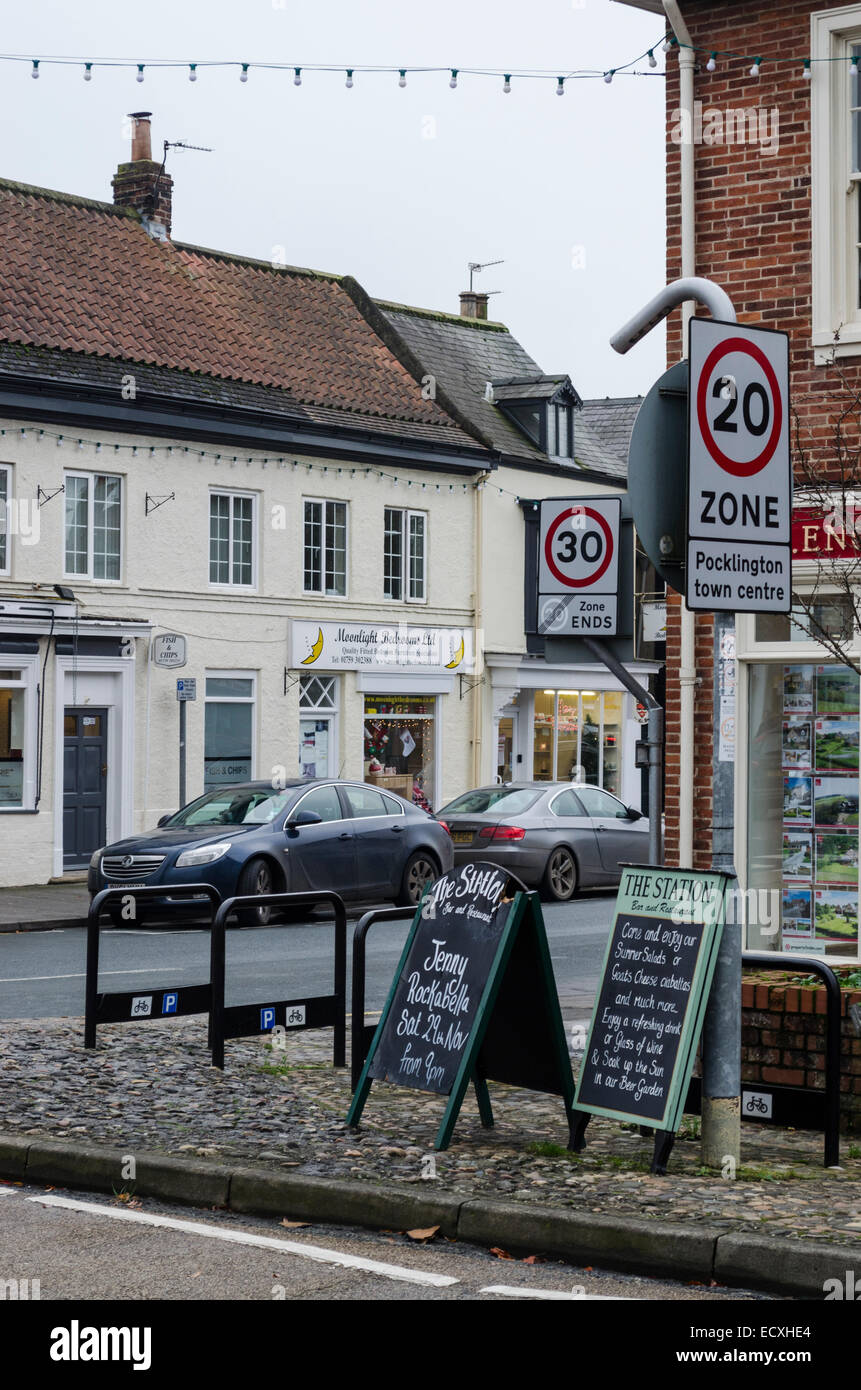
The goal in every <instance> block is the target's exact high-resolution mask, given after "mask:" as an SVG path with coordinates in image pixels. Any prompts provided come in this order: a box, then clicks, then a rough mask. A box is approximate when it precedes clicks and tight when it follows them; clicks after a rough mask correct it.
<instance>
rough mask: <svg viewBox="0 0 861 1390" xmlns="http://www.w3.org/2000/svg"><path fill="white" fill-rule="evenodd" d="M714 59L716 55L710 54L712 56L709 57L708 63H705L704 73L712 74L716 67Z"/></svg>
mask: <svg viewBox="0 0 861 1390" xmlns="http://www.w3.org/2000/svg"><path fill="white" fill-rule="evenodd" d="M716 57H717V54H715V53H712V54H711V56H710V57H709V60H708V62H707V63H706V72H714V70H715V68H716V67H717V63H716V61H715V59H716Z"/></svg>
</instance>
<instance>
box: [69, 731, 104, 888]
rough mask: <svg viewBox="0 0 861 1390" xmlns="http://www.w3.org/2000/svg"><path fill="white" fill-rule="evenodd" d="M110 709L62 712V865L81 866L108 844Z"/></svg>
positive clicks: (86, 863)
mask: <svg viewBox="0 0 861 1390" xmlns="http://www.w3.org/2000/svg"><path fill="white" fill-rule="evenodd" d="M107 787H108V712H107V710H106V709H89V708H85V709H70V708H68V707H67V708H66V710H65V711H64V715H63V868H64V869H82V868H86V866H87V865H88V864H89V862H90V855H91V854H92V853H93V850H96V849H100V848H101V846H102V845H103V844H104V843H105V835H106V830H105V811H106V807H107Z"/></svg>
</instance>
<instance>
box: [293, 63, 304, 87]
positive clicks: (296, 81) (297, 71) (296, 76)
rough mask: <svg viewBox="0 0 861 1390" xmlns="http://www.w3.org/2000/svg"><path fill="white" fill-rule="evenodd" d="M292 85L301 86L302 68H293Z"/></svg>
mask: <svg viewBox="0 0 861 1390" xmlns="http://www.w3.org/2000/svg"><path fill="white" fill-rule="evenodd" d="M293 86H294V87H301V86H302V69H301V68H294V69H293Z"/></svg>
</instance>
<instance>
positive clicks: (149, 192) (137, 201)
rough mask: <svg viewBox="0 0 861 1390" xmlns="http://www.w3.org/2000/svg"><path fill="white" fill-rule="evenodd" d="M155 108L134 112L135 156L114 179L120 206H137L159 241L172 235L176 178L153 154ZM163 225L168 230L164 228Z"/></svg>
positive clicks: (133, 143) (120, 166) (113, 183)
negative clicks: (164, 171)
mask: <svg viewBox="0 0 861 1390" xmlns="http://www.w3.org/2000/svg"><path fill="white" fill-rule="evenodd" d="M151 115H152V112H151V111H132V112H131V114H130V116H129V119H130V120H131V123H132V157H131V160H130V161H129V163H128V164H120V165H119V167H118V168H117V172H116V173H115V174H114V177H113V179H112V180H111V183H112V187H113V190H114V203H115V204H116V206H117V207H124V208H128V207H131V208H135V209H136V210H137V211H138V212H139V213H140V214H141V216H142V217H143V218H144V221H145V224H146V227H147V231H148V232H149V233H150V236H154V237H155V238H156V239H157V240H163V239H164V238H165V237H169V236H170V223H171V198H172V194H173V179H172V178H171V177H170V175H169V174H166V173H162V166H161V164H160V163H159V161H158V160H155V159H153V157H152V135H151V127H150V116H151ZM162 228H163V229H164V230H163V231H162Z"/></svg>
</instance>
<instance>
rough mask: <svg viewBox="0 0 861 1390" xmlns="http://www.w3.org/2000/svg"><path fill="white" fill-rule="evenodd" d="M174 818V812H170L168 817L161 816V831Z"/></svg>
mask: <svg viewBox="0 0 861 1390" xmlns="http://www.w3.org/2000/svg"><path fill="white" fill-rule="evenodd" d="M172 817H173V812H172V811H170V812H168V814H167V815H166V816H159V821H158V828H159V829H160V828H161V826H163V825H167V823H168V821H169V820H171V819H172Z"/></svg>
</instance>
